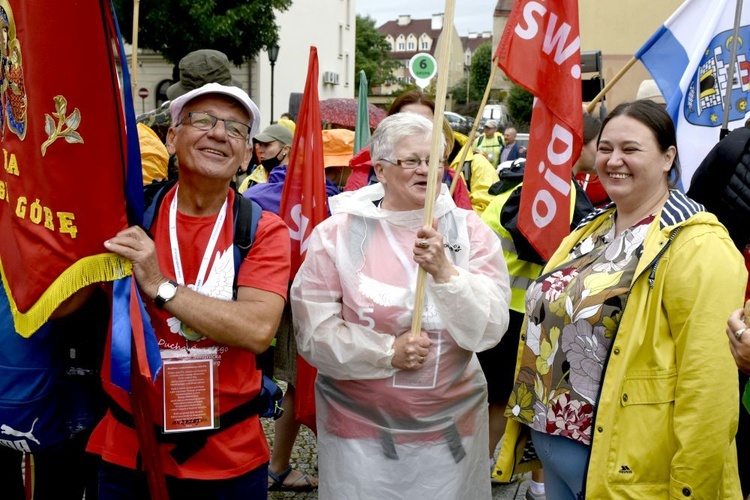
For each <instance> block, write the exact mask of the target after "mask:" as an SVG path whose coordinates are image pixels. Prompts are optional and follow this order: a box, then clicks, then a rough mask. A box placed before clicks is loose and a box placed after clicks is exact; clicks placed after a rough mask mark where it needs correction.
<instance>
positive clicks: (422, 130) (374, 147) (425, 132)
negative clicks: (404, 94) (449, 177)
mask: <svg viewBox="0 0 750 500" xmlns="http://www.w3.org/2000/svg"><path fill="white" fill-rule="evenodd" d="M440 134H441V136H442V130H441V131H440ZM415 136H416V137H423V138H424V140H425V142H430V141H431V140H432V122H431V121H430V120H428V119H427V118H425V117H424V116H421V115H417V114H415V113H396V114H395V115H391V116H389V117H387V118H386V119H385V120H383V121H382V122H380V125H378V128H376V129H375V132H373V133H372V137H371V138H370V157H371V158H372V161H373V163H375V162H377V161H379V160H382V159H384V158H389V157H391V156H392V155H393V149H394V148H395V146H396V144H398V143H399V142H401V141H402V140H404V139H406V138H407V137H415ZM446 146H447V142H446V140H445V137H443V140H442V141H441V143H440V158H443V157H444V155H445V148H446Z"/></svg>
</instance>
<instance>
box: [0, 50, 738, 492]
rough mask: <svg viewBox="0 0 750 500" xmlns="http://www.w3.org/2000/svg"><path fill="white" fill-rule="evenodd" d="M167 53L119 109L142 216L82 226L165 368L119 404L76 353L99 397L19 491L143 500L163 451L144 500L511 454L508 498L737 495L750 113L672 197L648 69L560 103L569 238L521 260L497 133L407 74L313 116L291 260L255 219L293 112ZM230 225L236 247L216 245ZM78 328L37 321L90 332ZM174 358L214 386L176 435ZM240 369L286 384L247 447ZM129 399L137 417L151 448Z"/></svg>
mask: <svg viewBox="0 0 750 500" xmlns="http://www.w3.org/2000/svg"><path fill="white" fill-rule="evenodd" d="M179 68H180V81H179V82H177V83H175V84H174V85H173V86H172V87H170V88H169V90H168V92H167V93H168V95H169V97H170V101H168V102H167V103H165V104H164V105H163V106H162V107H160V108H159V109H157V110H154V111H152V112H150V113H147V114H145V115H144V116H142V117H140V120H139V121H140V122H141V123H139V125H138V134H139V139H140V143H141V155H142V160H143V181H144V188H145V193H146V197H147V204H148V203H149V202H150V201H152V200H151V198H153V203H154V204H155V205H154V206H155V208H154V216H153V217H154V218H153V220H152V221H151V223H150V224H149V225H148V227H145V228H144V227H138V226H133V227H130V228H128V229H126V230H124V231H122V232H120V233H119V234H117V235H112V238H111V239H109V240H107V241H106V242H104V243H103V244H104V247H105V248H106V250H107V251H111V252H115V253H117V254H119V255H121V256H123V257H124V258H127V259H129V260H130V261H131V262H132V264H133V273H134V276H135V279H136V281H137V283H138V286H139V289H140V292H141V294H142V295H143V296H144V298H145V299H146V300H145V302H146V307H147V311H148V315H149V317H150V318H151V322H152V325H153V326H154V329H155V331H156V336H157V339H158V340H159V342H160V345H161V346H162V357H163V358H164V359H165V360H166V361H167V363H166V365H165V366H166V367H168V369H165V374H164V375H162V377H164V381H161V380H159V381H158V382H157V384H155V385H154V386H152V387H149V388H148V390H147V392H146V398H145V399H146V404H145V406H144V407H134V406H133V401H132V400H131V399H130V398H128V396H127V394H126V393H125V392H124V391H122V390H121V389H119V388H118V387H116V386H115V385H114V384H113V383H112V381H111V380H110V378H109V373H110V365H111V362H112V360H111V358H110V352H109V349H108V348H107V349H105V348H104V347H101V349H100V351H101V352H99V353H98V357H99V358H101V359H100V361H102V363H103V364H102V368H101V378H102V381H103V390H104V392H106V396H105V395H104V393H103V392H101V387H99V391H98V392H97V391H91V392H90V393H87V396H88V397H91V398H92V399H93V400H96V401H97V402H101V403H102V404H101V405H96V404H92V405H91V408H92V410H91V419H89V420H91V421H87V422H86V425H85V426H83V427H81V428H80V429H78V431H76V432H75V433H72V434H71V436H72V437H71V439H70V442H69V443H66V446H64V447H62V448H61V449H62V451H60V450H55V453H51V452H49V451H40V452H38V453H36V455H37V463H38V467H37V468H36V471H35V474H36V484H37V485H38V486H37V496H36V497H35V498H42V499H45V498H75V499H80V498H81V497H82V496H83V491H84V489H85V490H86V493H85V498H87V499H92V498H101V499H103V500H109V499H132V498H148V495H149V493H148V490H149V485H148V481H147V476H146V474H145V473H144V471H143V469H144V467H143V464H144V463H146V464H153V463H157V464H158V467H160V468H161V469H162V471H163V473H164V474H165V475H166V478H167V481H166V483H167V484H166V486H167V489H168V492H169V495H170V498H198V497H200V498H257V499H261V498H266V497H267V494H268V491H310V490H314V489H316V488H317V489H319V495H320V498H325V499H338V498H340V499H351V498H373V499H382V498H438V499H439V498H450V499H458V498H470V499H481V498H490V497H491V494H492V493H491V477H493V478H494V480H496V481H498V482H512V481H516V480H518V477H519V475H521V474H524V473H526V472H529V471H531V472H532V478H531V482H530V487H529V488H528V489H527V492H526V499H527V500H540V499H544V498H549V499H552V500H567V499H571V500H575V499H578V498H584V497H586V498H667V497H670V498H690V497H695V498H733V499H734V498H740V497H741V496H743V495H748V494H749V493H750V470H749V469H750V463H748V462H749V460H748V458H750V457H748V456H747V455H748V453H747V451H746V449H743V448H742V444H740V445H739V452H740V453H739V457H738V444H737V443H736V441H735V435H737V436H738V439H740V440H741V439H743V436H746V437H745V439H747V436H748V435H750V424H749V423H748V415H747V412H746V410H743V409H742V407H741V404H740V401H741V400H742V401H744V404H745V408H748V409H750V389H747V390H745V392H744V397H742V396H743V392H742V391H743V389H745V384H744V382H745V381H746V376H743V375H740V377H739V378H738V368H739V370H740V372H744V373H750V331H748V328H750V327H748V324H750V318H748V317H747V316H746V314H747V313H750V311H747V312H746V311H745V310H743V304H744V301H745V300H748V299H750V282H748V279H747V278H748V276H747V268H748V267H750V251H749V250H748V249H749V246H748V244H749V243H750V223H748V220H750V218H749V216H750V213H748V212H750V210H748V206H750V176H749V175H748V172H750V165H748V164H747V162H748V160H747V156H748V155H747V154H746V153H747V152H748V151H749V150H750V128H745V129H743V130H738V131H735V132H733V133H732V134H730V136H729V137H728V138H727V139H725V141H726V142H722V143H720V144H718V145H717V147H716V148H715V149H714V151H712V152H711V154H709V156H708V157H707V158H706V160H705V161H704V163H703V165H702V166H701V168H700V169H699V170H698V173H697V174H696V176H697V177H696V178H698V179H699V182H697V183H696V181H695V180H694V181H693V184H692V187H691V189H690V191H688V193H687V194H685V193H683V192H682V191H681V190H680V189H679V186H680V183H679V182H680V163H679V154H678V150H677V143H676V136H675V126H674V123H673V122H672V120H671V118H670V117H669V115H668V114H667V113H666V111H665V109H664V106H663V99H662V100H661V102H658V101H659V99H660V96H659V95H656V94H658V92H657V93H654V92H653V85H652V84H651V83H646V84H644V86H642V92H641V94H642V95H639V96H638V97H639V98H638V99H636V100H634V101H633V102H629V103H623V104H620V105H619V106H617V107H616V108H615V109H614V110H612V111H611V112H610V113H609V114H608V115H607V117H606V118H605V119H604V120H603V121H600V120H599V119H597V118H595V117H593V116H591V115H589V114H586V113H585V112H584V113H583V148H582V151H581V154H580V157H579V158H578V159H577V161H576V163H575V165H574V167H573V172H572V175H571V177H570V179H569V182H570V188H571V189H570V191H571V193H572V194H571V210H570V214H571V215H570V230H571V233H570V235H569V236H568V237H567V238H565V240H563V242H562V243H561V244H560V246H559V247H558V249H557V251H556V252H555V253H554V255H553V256H552V257H551V258H550V259H549V260H548V261H545V260H544V259H543V258H542V257H541V256H540V255H539V254H538V253H537V251H536V250H535V249H534V246H533V245H532V244H531V243H530V242H529V241H528V240H527V239H526V237H525V235H524V234H523V233H522V232H521V231H520V230H519V229H518V216H519V211H520V199H521V196H522V190H523V173H524V170H525V167H526V165H525V156H526V147H523V146H522V145H520V144H519V143H518V142H517V140H516V139H517V134H518V131H517V130H516V128H515V127H514V126H513V125H509V126H507V127H505V128H504V130H499V124H498V123H497V122H496V121H494V120H489V121H487V122H486V123H484V125H483V130H482V132H481V134H480V135H479V136H478V137H477V138H476V139H475V140H474V141H473V142H469V138H467V137H466V136H464V135H463V134H460V133H457V132H454V131H453V130H451V128H450V125H449V124H448V122H447V121H444V123H443V126H442V127H441V128H440V129H437V130H436V129H433V123H432V122H433V119H434V116H435V113H436V109H435V101H434V100H433V99H432V98H431V97H430V96H429V95H428V94H426V93H425V92H423V91H420V90H411V91H408V92H405V93H403V94H401V95H399V96H397V97H396V98H395V99H394V101H393V103H392V104H391V105H390V108H389V109H388V117H387V118H386V119H384V120H383V121H382V122H381V123H380V124H379V125H378V126H377V127H376V128H374V130H373V132H372V138H371V139H370V142H369V144H368V146H367V147H366V148H365V149H363V150H361V151H354V134H355V133H354V131H353V130H347V129H343V128H336V129H326V130H323V132H322V143H321V146H322V149H323V158H324V168H325V183H326V193H327V196H328V200H327V203H328V206H327V209H328V214H329V218H328V219H326V220H325V221H324V222H323V223H321V224H319V225H318V226H316V228H315V229H314V231H313V233H312V236H311V237H310V240H309V243H308V246H307V255H306V258H305V260H304V262H303V264H302V266H301V268H300V270H299V272H298V273H297V274H296V277H295V276H293V275H291V274H290V257H289V255H290V250H289V248H290V241H289V235H288V228H287V226H286V225H285V223H284V222H283V220H282V219H281V218H280V217H279V211H280V206H281V203H282V194H283V192H284V185H285V181H286V178H287V173H288V170H287V169H288V163H289V160H290V158H291V153H292V148H293V147H294V143H295V140H294V139H295V132H296V124H295V122H294V117H293V116H292V115H289V114H285V116H282V117H281V118H280V119H279V120H278V121H277V122H275V123H273V124H272V125H270V126H268V127H266V128H265V129H263V130H260V127H259V123H260V121H261V117H260V112H259V110H258V108H257V107H256V106H255V104H254V103H253V101H252V100H251V99H250V98H249V97H248V95H247V93H246V92H245V91H244V90H242V89H241V88H239V87H238V86H237V82H234V81H233V80H232V79H231V73H230V72H229V61H228V60H227V58H226V56H224V54H222V53H221V52H218V51H215V50H201V51H196V52H193V53H191V54H188V55H187V56H185V58H183V60H182V61H181V62H180V64H179ZM655 101H657V102H655ZM433 134H439V135H440V136H441V138H442V140H441V141H440V150H439V152H432V151H431V143H432V136H433ZM535 147H539V146H538V145H535V144H533V143H532V144H529V145H528V148H535ZM433 154H438V155H439V158H438V160H437V162H433V163H436V164H437V168H438V175H437V177H436V182H435V184H432V185H431V184H430V183H429V180H430V178H431V177H430V175H429V165H430V163H431V162H430V160H431V158H430V157H431V155H433ZM499 166H500V168H498V167H499ZM154 186H156V187H157V188H158V189H156V188H155V187H154ZM154 193H156V194H154ZM428 196H434V197H435V208H434V220H433V222H432V224H430V225H427V226H425V225H424V221H423V216H424V205H425V200H426V199H427V197H428ZM242 214H244V216H243V215H242ZM238 221H239V222H238ZM244 225H247V226H248V230H249V232H250V238H251V239H250V244H249V245H241V244H240V243H239V242H238V236H237V235H238V233H240V232H241V230H244V229H245V228H244V227H243V226H244ZM243 246H244V251H242V250H240V247H243ZM420 269H421V270H423V271H424V272H425V291H424V300H421V299H420V300H418V298H417V291H416V289H415V284H416V277H417V275H418V273H419V271H420ZM87 293H88V294H90V293H91V291H88V292H87ZM106 293H111V290H108V289H107V287H102V288H101V289H100V290H97V293H96V294H95V295H93V297H90V296H89V295H88V294H87V296H86V297H83V299H82V300H80V301H79V303H78V305H76V306H75V307H73V308H72V309H71V310H65V311H60V316H61V317H70V318H72V319H77V320H79V321H80V319H81V316H80V312H78V313H76V310H77V309H78V308H79V307H80V308H81V309H80V311H85V310H87V309H86V308H87V307H89V308H90V307H91V306H92V304H95V301H96V300H97V299H98V298H100V295H101V296H104V295H106ZM416 307H421V309H420V310H415V308H416ZM76 314H77V315H76ZM415 314H418V315H421V317H422V322H421V328H420V331H419V332H411V324H412V317H413V315H415ZM4 316H7V315H4ZM90 323H91V324H88V323H87V324H85V325H84V326H83V327H79V326H75V325H76V323H75V322H70V323H64V322H62V321H61V320H59V319H55V320H53V321H52V322H51V323H50V325H49V328H53V329H54V328H57V329H60V328H63V327H65V328H66V329H75V328H82V329H83V330H85V332H87V334H88V335H89V336H90V338H100V339H103V338H104V337H106V335H107V328H106V326H102V325H101V324H99V323H97V324H94V322H90ZM100 323H101V322H100ZM9 332H10V333H12V325H9V324H7V325H3V328H2V334H3V335H6V336H7V335H8V334H9ZM727 337H728V340H727ZM272 344H273V346H274V347H271V348H270V350H269V347H270V346H271V345H272ZM264 353H265V354H264ZM298 355H301V356H302V357H303V358H304V359H305V360H306V361H307V362H309V363H310V364H311V365H312V366H314V367H315V368H316V369H317V370H318V376H317V379H316V384H315V397H316V403H317V420H316V424H315V425H314V426H313V427H314V428H312V431H313V432H315V434H316V437H317V442H318V472H319V476H320V477H319V478H318V477H315V476H312V475H308V474H304V473H302V472H300V471H298V470H296V469H295V468H294V466H293V463H292V459H291V457H292V452H293V449H294V446H295V440H296V439H297V436H298V433H299V429H300V423H299V422H298V421H297V420H296V419H295V391H296V390H297V389H296V387H295V384H296V375H297V356H298ZM197 360H204V361H206V360H207V361H206V362H207V366H208V367H209V368H208V370H210V371H211V373H212V374H214V375H215V379H214V378H213V377H207V376H204V377H196V379H198V381H197V382H195V383H196V384H197V385H196V387H200V390H201V391H205V392H207V393H208V394H211V395H212V397H213V398H214V399H215V400H216V401H217V408H216V410H215V413H210V414H207V415H204V414H201V416H200V417H199V419H203V418H205V419H206V420H207V421H206V425H205V426H203V427H200V429H198V430H192V428H191V427H190V425H191V424H190V423H185V422H183V421H182V420H179V419H178V418H177V417H174V419H172V420H174V421H171V422H170V418H167V415H171V414H170V413H169V411H168V410H167V406H168V404H167V403H168V402H170V397H171V396H170V392H169V391H168V390H167V389H166V387H167V385H168V381H171V380H173V378H168V377H174V380H177V379H178V378H179V377H180V376H183V377H184V376H186V375H185V373H188V372H180V371H179V370H180V366H182V365H181V364H180V363H184V362H193V361H197ZM264 363H270V368H267V367H266V369H265V370H262V369H263V368H264ZM97 368H98V366H97ZM263 372H266V373H267V374H269V375H273V377H275V378H276V379H277V380H280V381H284V382H285V383H286V394H285V397H284V399H283V402H282V404H281V405H282V408H283V409H284V413H283V415H282V416H281V417H280V418H278V419H277V420H276V421H275V423H274V445H273V449H270V448H269V445H268V442H267V440H266V437H265V435H264V432H263V429H262V427H261V423H260V415H261V414H262V413H263V408H262V405H263V403H262V402H261V399H260V398H261V387H263V386H264V384H265V379H264V376H263ZM181 373H182V374H181ZM741 383H742V386H741V385H740V384H741ZM138 412H143V413H144V414H145V415H146V418H147V421H148V422H149V423H150V424H153V426H154V428H155V435H154V440H155V442H154V443H153V444H152V446H153V447H152V448H151V450H150V452H151V453H153V456H150V457H146V456H145V455H144V454H145V453H147V451H149V450H146V449H144V448H143V447H142V446H141V444H140V441H139V437H138V435H137V433H136V430H135V420H134V415H135V414H137V413H138ZM196 421H197V420H196ZM181 426H182V427H181ZM738 427H739V428H740V432H739V434H738ZM174 431H190V432H174ZM743 432H744V434H743ZM84 447H86V448H87V450H88V452H89V453H90V455H84V452H83V449H84ZM498 447H500V449H498ZM22 456H23V454H22V453H20V452H17V451H14V452H13V453H11V452H8V451H7V450H5V449H4V448H2V447H0V463H2V464H4V470H5V471H9V472H8V477H12V478H13V480H12V481H11V482H10V483H9V484H10V489H9V491H11V492H12V493H11V494H12V495H13V496H12V498H13V500H16V499H21V498H24V497H23V490H24V485H23V482H22V475H21V470H20V469H21V467H20V464H21V457H22ZM84 457H85V459H86V460H85V461H84V460H83V459H84ZM146 460H150V461H149V462H147V461H146ZM53 461H62V462H66V463H69V464H80V465H79V469H80V470H79V471H78V472H76V471H72V470H71V468H65V469H61V470H64V471H67V472H66V474H69V475H70V476H74V477H76V478H78V477H81V478H83V479H81V480H80V481H78V480H76V481H73V480H68V478H64V477H62V476H63V475H62V474H60V473H58V472H55V471H54V468H53V467H52V466H51V464H52V463H53ZM488 463H489V466H488ZM738 464H739V468H738ZM542 471H543V473H542ZM740 480H741V481H740Z"/></svg>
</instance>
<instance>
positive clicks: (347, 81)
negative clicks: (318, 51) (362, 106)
mask: <svg viewBox="0 0 750 500" xmlns="http://www.w3.org/2000/svg"><path fill="white" fill-rule="evenodd" d="M344 61H345V62H344V75H345V76H344V87H348V86H349V73H350V72H349V53H348V52H347V53H346V57H345V59H344Z"/></svg>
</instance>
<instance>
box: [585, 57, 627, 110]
mask: <svg viewBox="0 0 750 500" xmlns="http://www.w3.org/2000/svg"><path fill="white" fill-rule="evenodd" d="M637 60H638V59H637V58H636V57H635V56H633V57H631V58H630V60H629V61H628V62H627V63H626V64H625V66H623V67H622V69H621V70H620V71H618V72H617V74H616V75H615V76H614V77H612V80H610V81H609V83H608V84H607V85H605V86H604V88H603V89H602V91H601V92H599V93H598V94H596V97H594V99H593V100H592V101H591V102H590V103H588V104H587V105H586V113H589V114H590V113H591V112H592V111H594V107H595V106H596V103H598V102H599V101H601V100H602V97H604V95H605V94H606V93H607V92H609V89H611V88H612V87H614V86H615V84H616V83H617V82H618V81H620V78H622V76H623V75H624V74H625V73H627V72H628V70H629V69H630V68H632V67H633V65H634V64H635V62H636V61H637Z"/></svg>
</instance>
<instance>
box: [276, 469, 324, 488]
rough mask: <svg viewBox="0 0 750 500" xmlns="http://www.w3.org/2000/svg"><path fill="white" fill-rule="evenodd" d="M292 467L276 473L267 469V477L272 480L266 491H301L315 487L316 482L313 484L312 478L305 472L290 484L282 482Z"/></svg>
mask: <svg viewBox="0 0 750 500" xmlns="http://www.w3.org/2000/svg"><path fill="white" fill-rule="evenodd" d="M293 470H294V469H292V467H291V465H290V466H289V468H288V469H287V470H285V471H284V472H282V473H281V474H276V473H275V472H273V471H272V470H271V469H268V477H269V478H270V479H271V481H273V482H272V483H271V484H269V485H268V491H297V492H303V491H312V490H314V489H315V488H317V487H318V485H317V484H314V483H313V481H312V478H311V477H310V476H308V475H307V474H302V476H301V477H299V478H298V479H297V480H296V481H294V482H293V483H291V484H284V481H285V480H286V478H287V477H289V474H291V473H292V471H293Z"/></svg>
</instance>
